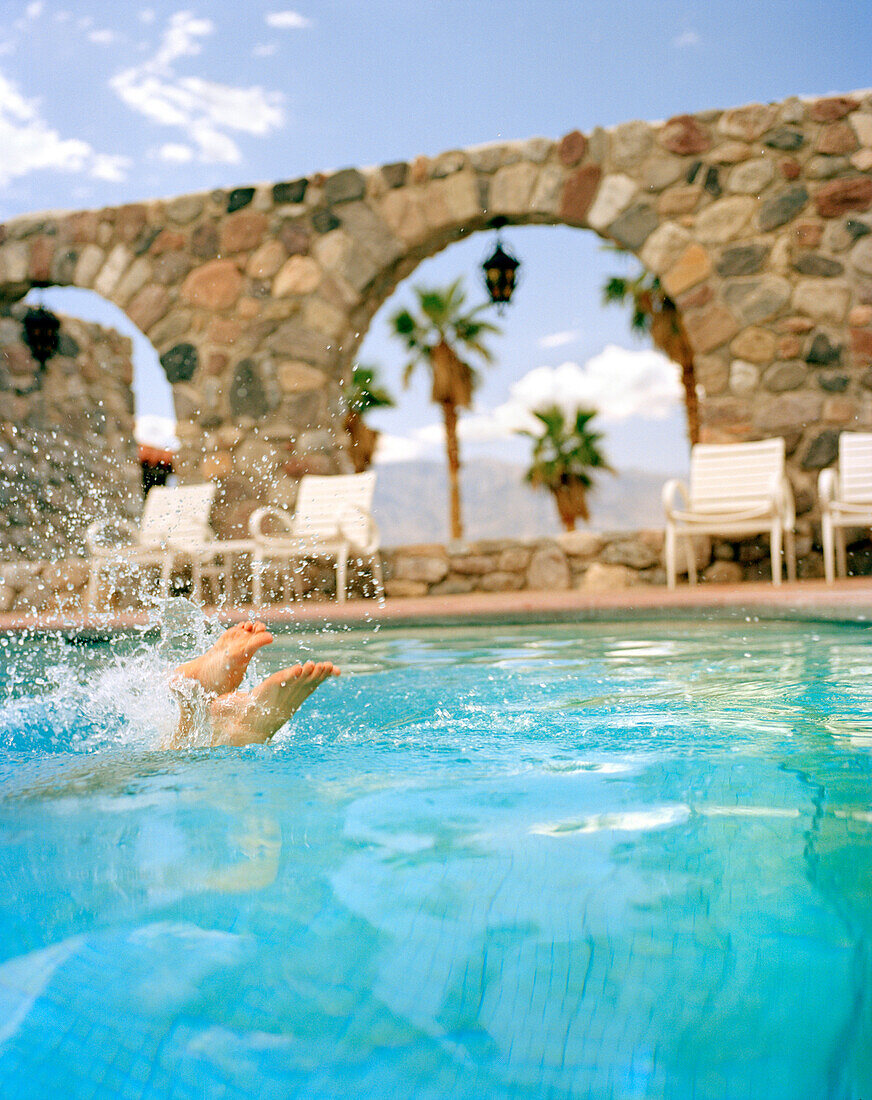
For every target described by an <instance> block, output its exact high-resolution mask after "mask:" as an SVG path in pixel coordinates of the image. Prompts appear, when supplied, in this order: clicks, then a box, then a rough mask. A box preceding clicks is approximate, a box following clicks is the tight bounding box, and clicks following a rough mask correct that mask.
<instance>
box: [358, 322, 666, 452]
mask: <svg viewBox="0 0 872 1100" xmlns="http://www.w3.org/2000/svg"><path fill="white" fill-rule="evenodd" d="M682 396H683V391H682V388H681V383H680V381H679V377H678V367H677V366H676V365H675V364H674V363H673V362H672V361H671V360H669V359H667V358H666V356H665V355H662V354H661V353H660V352H659V351H655V350H653V349H642V350H637V351H631V350H629V349H627V348H621V347H617V346H616V345H615V344H607V345H606V347H605V348H603V350H602V351H601V352H600V353H599V355H595V356H593V358H591V359H589V360H588V361H587V362H586V363H585V364H584V366H580V365H579V364H578V363H573V362H566V363H561V364H560V366H558V367H536V368H535V369H534V370H531V371H529V372H528V373H527V374H525V375H524V376H523V378H520V379H519V380H518V381H517V382H515V383H514V384H513V385H512V386H511V387H510V390H509V400H508V401H505V402H503V404H502V405H498V406H496V408H494V409H482V410H477V411H475V412H472V413H465V414H463V415H462V416H461V417H460V420H459V421H458V426H457V434H458V436H459V438H460V440H461V442H463V443H495V442H504V441H506V440H510V439H513V438H514V437H515V436H516V434H517V433H518V432H519V431H522V430H527V431H533V432H535V431H537V430H538V429H539V428H540V427H541V425H539V423H538V421H537V420H536V419H535V418H534V417H533V415H532V414H533V412H534V411H535V410H537V409H544V408H547V407H548V406H550V405H557V406H559V407H560V408H562V409H564V410H565V411H566V413H567V414H568V415H570V416H574V415H575V412H576V410H577V409H578V408H588V409H590V408H592V409H595V410H596V411H597V412H598V414H599V416H600V417H601V420H602V422H603V423H608V422H615V421H620V420H627V419H629V418H631V417H637V418H639V419H645V420H662V419H664V418H665V417H667V416H669V414H670V413H671V412H672V411H673V410H674V409H675V408H676V406H677V405H679V403H680V402H681V400H682ZM444 447H445V428H444V426H443V424H442V423H441V422H435V421H434V422H433V423H432V424H427V425H426V426H425V427H423V428H417V429H416V430H415V431H413V432H411V433H410V435H409V436H408V437H401V436H387V437H385V436H383V437H382V438H381V439H380V440H379V449H378V450H377V451H376V461H377V462H407V461H409V460H411V459H415V458H424V457H426V458H431V457H438V456H439V455H440V454H441V453H442V451H443V450H444Z"/></svg>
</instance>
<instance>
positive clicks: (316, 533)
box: [249, 473, 384, 606]
mask: <svg viewBox="0 0 872 1100" xmlns="http://www.w3.org/2000/svg"><path fill="white" fill-rule="evenodd" d="M374 490H375V474H374V473H365V474H335V475H333V476H332V477H318V476H315V475H313V474H307V475H306V476H305V477H303V478H302V479H301V480H300V487H299V491H298V495H297V504H296V508H295V509H294V511H293V513H289V512H286V511H284V510H283V509H281V508H271V507H267V508H258V509H257V511H256V512H254V513H253V515H252V517H251V519H250V521H249V531H250V534H251V537H252V539H253V540H254V547H255V549H254V554H253V556H252V600H253V602H254V605H255V606H259V605H260V604H261V602H262V598H263V576H264V573H265V571H266V569H267V568H268V567H269V565H270V564H278V565H279V566H284V568H285V569H290V568H292V566H294V565H298V566H302V564H303V563H304V562H305V561H307V560H314V559H318V558H326V559H327V560H332V561H334V562H335V564H336V599H337V600H339V601H340V602H341V601H343V600H344V599H345V589H346V583H347V576H348V559H349V558H359V559H361V560H367V561H368V562H369V565H370V570H371V572H372V577H373V581H374V583H375V585H376V588H377V589H382V590H383V588H384V582H383V579H382V566H381V557H380V555H379V552H378V551H379V535H378V528H377V527H376V525H375V523H374V521H373V518H372V514H371V508H372V496H373V492H374ZM292 573H293V582H294V594H295V595H296V596H297V598H299V597H300V596H301V595H302V586H301V583H300V581H301V578H300V573H299V569H293V570H292Z"/></svg>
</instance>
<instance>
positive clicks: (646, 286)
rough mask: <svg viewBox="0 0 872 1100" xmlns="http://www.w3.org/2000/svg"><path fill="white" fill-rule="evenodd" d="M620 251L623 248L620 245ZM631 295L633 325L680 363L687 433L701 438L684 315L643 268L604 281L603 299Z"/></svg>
mask: <svg viewBox="0 0 872 1100" xmlns="http://www.w3.org/2000/svg"><path fill="white" fill-rule="evenodd" d="M617 251H620V249H618V250H617ZM628 298H629V300H630V302H631V304H632V307H633V315H632V318H631V320H630V328H631V329H632V330H633V331H634V332H639V333H642V332H645V333H647V334H648V335H649V336H650V337H651V340H652V342H653V344H654V346H655V347H656V348H659V349H660V351H662V352H663V354H664V355H666V356H667V357H668V358H669V359H671V360H672V362H673V363H677V364H678V366H679V367H681V384H682V386H683V387H684V405H685V408H686V410H687V435H688V438H689V439H690V442H691V444H693V443H698V442H699V406H698V404H697V399H696V378H695V377H694V371H693V350H692V349H691V346H690V341H689V340H688V338H687V333H686V332H685V330H684V325H683V324H682V323H681V315H680V314H679V312H678V308H677V307H676V305H675V302H673V300H672V299H671V298H670V297H669V295H668V294H667V293H666V291H665V290H664V289H663V287H662V286H661V285H660V280H659V279H658V278H657V276H656V275H652V274H650V272H648V271H642V272H641V273H640V274H639V275H637V276H636V277H635V279H626V278H622V277H621V276H612V277H611V278H610V279H607V280H606V282H605V283H604V284H603V302H604V303H605V304H606V305H608V304H609V303H611V302H624V301H626V300H627V299H628Z"/></svg>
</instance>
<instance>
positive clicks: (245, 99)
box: [109, 12, 284, 164]
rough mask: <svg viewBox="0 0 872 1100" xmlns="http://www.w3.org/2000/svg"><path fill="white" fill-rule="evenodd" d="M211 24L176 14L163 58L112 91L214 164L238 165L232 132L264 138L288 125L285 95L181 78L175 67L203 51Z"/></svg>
mask: <svg viewBox="0 0 872 1100" xmlns="http://www.w3.org/2000/svg"><path fill="white" fill-rule="evenodd" d="M214 29H215V27H214V24H213V23H212V22H211V20H209V19H198V18H196V17H195V16H193V15H192V14H191V13H190V12H176V13H175V14H174V15H172V16H171V17H170V21H169V25H168V27H167V29H166V31H165V33H164V37H163V39H162V41H161V44H160V46H159V47H158V50H157V53H156V54H155V55H154V56H153V57H152V58H150V59H148V60H147V61H144V62H142V64H140V65H135V66H132V67H131V68H128V69H124V70H122V71H121V72H119V73H116V75H115V76H113V77H112V79H111V80H110V82H109V83H110V86H111V87H112V89H113V91H114V92H115V93H116V94H117V95H118V96H119V97H120V98H121V100H122V101H123V102H124V103H125V104H126V105H127V106H128V107H130V108H131V109H132V110H134V111H138V112H139V113H140V114H142V115H145V117H146V118H148V119H150V120H151V121H152V122H155V123H157V124H158V125H161V126H176V127H178V128H179V129H181V130H182V132H183V133H184V136H185V138H186V139H187V140H188V141H190V142H192V143H193V144H194V145H195V146H196V147H197V150H198V153H199V159H200V160H201V161H204V162H208V163H225V164H235V163H238V162H239V161H240V160H241V153H240V151H239V148H238V146H237V145H236V142H235V141H234V140H233V138H232V137H231V136H230V134H229V133H227V131H228V130H229V131H236V132H239V133H245V134H252V135H255V136H258V137H262V136H264V135H266V134H269V133H271V132H272V131H273V130H276V129H278V128H279V127H280V126H281V125H282V123H283V121H284V117H283V112H282V103H283V98H284V97H283V96H282V94H281V92H270V91H265V90H264V89H263V88H260V87H258V86H254V87H250V88H240V87H235V86H233V85H229V84H218V83H215V82H214V81H209V80H204V79H203V78H202V77H197V76H179V75H177V74H176V72H175V71H174V63H175V62H176V61H178V60H179V59H180V58H183V57H192V56H196V55H197V54H199V53H200V52H201V50H202V46H201V44H200V41H199V40H200V39H201V38H203V37H205V36H207V35H210V34H212V33H213V31H214Z"/></svg>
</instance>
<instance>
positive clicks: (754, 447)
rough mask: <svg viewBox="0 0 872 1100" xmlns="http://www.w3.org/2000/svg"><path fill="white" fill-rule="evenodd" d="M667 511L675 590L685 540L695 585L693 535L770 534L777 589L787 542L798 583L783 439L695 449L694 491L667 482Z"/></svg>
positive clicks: (671, 582)
mask: <svg viewBox="0 0 872 1100" xmlns="http://www.w3.org/2000/svg"><path fill="white" fill-rule="evenodd" d="M677 496H680V497H681V502H680V503H677V502H676V497H677ZM663 507H664V509H665V510H666V555H665V556H666V577H667V583H668V585H669V587H670V588H674V587H675V574H676V549H677V542H678V539H679V538H683V539H685V540H686V550H687V575H688V579H689V580H690V583H691V584H695V583H696V561H695V556H694V551H693V542H692V539H693V536H694V535H720V536H722V537H725V538H732V537H734V536H735V537H740V536H745V535H757V534H761V533H763V532H766V531H768V532H769V540H770V547H771V549H770V555H771V558H772V582H773V584H781V561H782V543H783V542H786V549H787V576H788V579H789V580H795V579H796V546H795V534H794V525H795V523H796V513H795V509H794V505H793V493H792V491H791V488H790V482H789V481H788V480H787V475H786V473H785V469H784V440H783V439H781V438H777V439H762V440H760V441H759V442H757V443H724V444H720V443H704V444H700V443H698V444H696V445H695V446H694V447H693V448H692V449H691V453H690V491H689V492H688V490H687V489H686V488H685V486H684V485H682V483H681V482H679V481H676V480H674V479H673V480H671V481H668V482H667V483H666V484H665V485H664V486H663Z"/></svg>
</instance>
